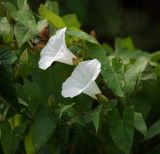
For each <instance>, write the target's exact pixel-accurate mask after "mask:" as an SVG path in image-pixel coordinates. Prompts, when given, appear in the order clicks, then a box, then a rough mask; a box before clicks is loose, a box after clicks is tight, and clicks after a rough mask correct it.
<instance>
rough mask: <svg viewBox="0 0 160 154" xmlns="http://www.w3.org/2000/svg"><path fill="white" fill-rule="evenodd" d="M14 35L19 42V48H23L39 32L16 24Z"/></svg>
mask: <svg viewBox="0 0 160 154" xmlns="http://www.w3.org/2000/svg"><path fill="white" fill-rule="evenodd" d="M14 34H15V37H16V40H17V42H18V46H19V47H21V46H22V45H23V44H24V43H25V42H27V41H28V40H30V39H31V38H33V37H34V36H36V35H37V30H35V29H32V27H27V26H24V25H22V24H20V23H16V25H15V27H14Z"/></svg>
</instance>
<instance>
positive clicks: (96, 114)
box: [91, 105, 102, 132]
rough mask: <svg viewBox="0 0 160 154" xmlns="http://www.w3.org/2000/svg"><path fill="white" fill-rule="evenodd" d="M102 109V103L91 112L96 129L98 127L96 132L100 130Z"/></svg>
mask: <svg viewBox="0 0 160 154" xmlns="http://www.w3.org/2000/svg"><path fill="white" fill-rule="evenodd" d="M101 110H102V105H99V106H98V107H97V108H96V109H95V110H94V111H93V112H92V113H91V116H92V121H93V124H94V127H95V129H96V132H97V131H98V128H99V121H100V113H101Z"/></svg>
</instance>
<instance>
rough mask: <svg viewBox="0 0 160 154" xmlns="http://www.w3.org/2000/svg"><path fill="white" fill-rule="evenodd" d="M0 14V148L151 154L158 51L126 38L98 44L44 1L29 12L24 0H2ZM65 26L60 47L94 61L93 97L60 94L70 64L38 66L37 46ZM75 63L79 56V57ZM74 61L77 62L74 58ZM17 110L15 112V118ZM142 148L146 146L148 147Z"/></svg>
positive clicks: (29, 152) (157, 124) (31, 152)
mask: <svg viewBox="0 0 160 154" xmlns="http://www.w3.org/2000/svg"><path fill="white" fill-rule="evenodd" d="M2 5H3V6H4V8H5V9H4V10H2V13H1V14H0V15H1V17H0V132H1V134H0V142H1V146H0V153H2V154H3V153H4V154H16V153H26V154H46V153H50V154H66V153H71V154H85V153H86V154H90V153H92V154H101V153H104V154H105V153H111V154H117V153H118V154H131V153H132V154H134V153H135V154H136V153H147V154H152V153H154V152H155V153H156V152H157V151H158V150H159V149H160V148H159V143H158V142H155V141H153V140H154V139H156V140H159V133H160V121H159V118H160V114H159V113H160V109H159V108H158V107H157V106H158V105H159V101H160V98H159V95H160V64H159V62H160V56H159V55H160V54H159V52H156V53H153V54H149V53H146V52H143V51H141V50H137V49H136V47H135V46H134V44H133V42H132V40H131V38H129V37H127V38H117V39H116V41H115V47H114V48H112V47H111V46H110V45H108V44H107V43H104V44H103V45H101V44H100V43H99V42H98V40H97V39H96V38H95V36H93V35H90V34H87V33H86V32H84V31H83V30H81V29H80V26H81V24H80V22H79V21H78V19H77V17H76V15H75V14H66V15H64V16H63V17H61V16H60V14H61V13H60V9H59V8H58V3H56V2H55V1H49V0H48V1H47V2H46V3H45V4H44V5H43V4H41V5H40V7H39V13H33V12H32V11H31V10H30V8H29V6H28V4H27V1H26V0H17V3H16V5H14V3H13V4H12V3H11V1H9V0H8V1H5V2H3V3H2ZM63 27H67V31H66V33H65V34H66V38H65V39H66V44H67V47H68V48H69V49H70V50H71V51H72V52H73V53H74V54H75V55H76V56H77V57H78V59H79V61H82V60H89V59H98V60H99V61H100V62H101V72H100V75H99V76H98V78H97V79H96V83H97V85H98V87H99V88H100V90H101V91H102V94H101V95H97V100H96V99H95V100H94V99H92V98H91V97H89V96H87V95H85V94H80V95H79V96H76V97H74V98H63V97H62V95H61V90H62V84H63V82H64V81H65V80H66V79H67V78H68V77H69V76H70V75H71V73H72V72H73V69H74V68H75V66H70V65H65V64H62V63H59V62H54V63H53V64H52V66H50V68H48V69H47V70H45V71H44V70H40V69H39V67H38V61H39V59H40V52H41V50H42V48H43V47H44V46H45V45H46V43H47V41H48V39H49V37H50V36H51V35H54V34H55V31H56V30H57V29H60V28H63ZM79 61H78V62H79ZM78 62H77V63H78ZM17 115H18V117H19V118H18V117H17ZM148 143H149V144H150V145H154V146H150V147H149V148H150V149H149V150H148V149H147V150H146V147H147V145H148Z"/></svg>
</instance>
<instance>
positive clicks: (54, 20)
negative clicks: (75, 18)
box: [39, 4, 66, 28]
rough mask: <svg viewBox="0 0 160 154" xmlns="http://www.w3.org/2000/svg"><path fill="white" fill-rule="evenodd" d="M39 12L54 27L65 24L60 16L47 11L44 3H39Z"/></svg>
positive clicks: (60, 26)
mask: <svg viewBox="0 0 160 154" xmlns="http://www.w3.org/2000/svg"><path fill="white" fill-rule="evenodd" d="M39 14H40V15H41V16H42V17H43V18H44V19H47V20H48V22H49V23H51V24H52V26H54V27H56V28H63V27H65V26H66V25H65V23H64V21H63V20H62V19H61V17H60V16H58V15H57V14H55V13H53V12H51V11H49V10H48V9H47V8H46V7H45V5H42V4H41V5H40V8H39Z"/></svg>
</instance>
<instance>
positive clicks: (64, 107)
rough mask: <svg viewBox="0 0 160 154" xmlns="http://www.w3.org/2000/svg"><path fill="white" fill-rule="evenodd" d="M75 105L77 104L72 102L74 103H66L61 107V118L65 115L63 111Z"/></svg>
mask: <svg viewBox="0 0 160 154" xmlns="http://www.w3.org/2000/svg"><path fill="white" fill-rule="evenodd" d="M73 105H75V103H72V104H70V105H64V106H63V107H62V108H61V111H60V114H59V118H61V117H62V116H63V113H64V112H65V111H66V110H67V109H69V108H71V107H72V106H73Z"/></svg>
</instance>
